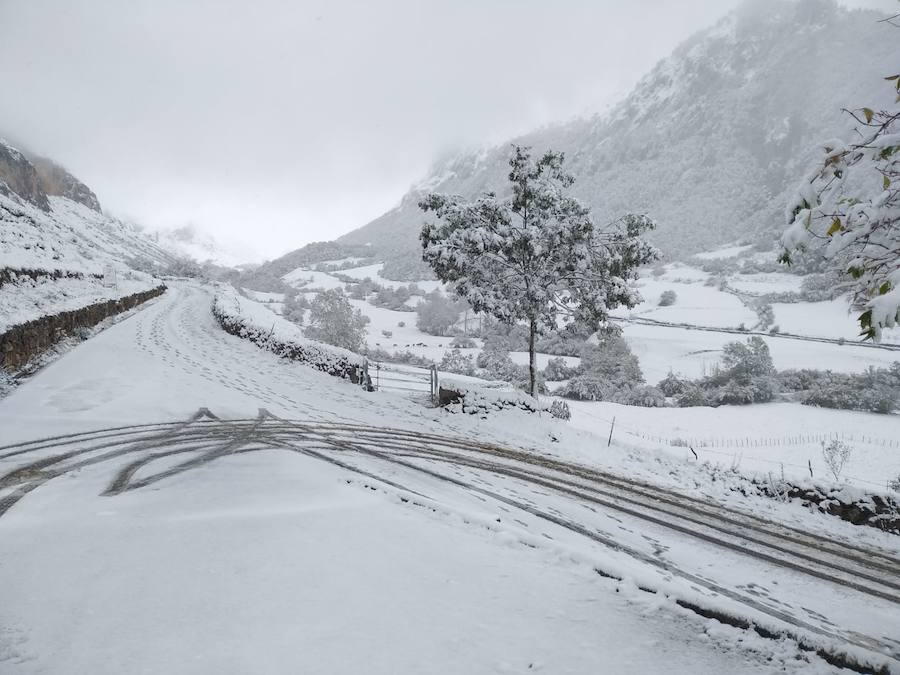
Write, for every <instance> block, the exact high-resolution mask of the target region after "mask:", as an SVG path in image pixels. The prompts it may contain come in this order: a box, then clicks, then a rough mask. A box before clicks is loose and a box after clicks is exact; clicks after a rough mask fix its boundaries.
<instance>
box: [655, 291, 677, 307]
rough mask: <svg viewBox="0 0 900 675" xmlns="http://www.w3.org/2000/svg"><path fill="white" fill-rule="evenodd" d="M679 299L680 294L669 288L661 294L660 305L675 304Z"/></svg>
mask: <svg viewBox="0 0 900 675" xmlns="http://www.w3.org/2000/svg"><path fill="white" fill-rule="evenodd" d="M677 299H678V294H677V293H675V291H673V290H671V289H669V290H667V291H663V292H662V293H661V294H660V296H659V306H660V307H670V306H671V305H674V304H675V301H676V300H677Z"/></svg>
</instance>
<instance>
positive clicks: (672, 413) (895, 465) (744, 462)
mask: <svg viewBox="0 0 900 675" xmlns="http://www.w3.org/2000/svg"><path fill="white" fill-rule="evenodd" d="M568 404H569V408H570V409H571V410H572V424H573V425H574V426H576V427H578V428H579V429H585V430H588V431H591V432H593V433H596V434H598V435H600V436H603V435H607V434H609V431H610V426H611V425H612V420H613V418H615V429H614V430H613V432H614V435H615V437H616V438H617V439H619V441H621V442H623V443H627V444H631V445H635V446H637V447H647V448H665V449H666V451H667V452H668V453H669V454H671V455H672V456H673V457H678V458H681V459H690V458H692V456H693V455H692V454H691V452H690V450H689V449H688V447H686V445H685V446H676V445H672V443H673V442H675V443H684V444H689V445H690V446H691V447H693V448H694V450H695V451H696V452H697V453H698V454H699V455H700V461H706V462H710V463H712V464H721V465H723V466H725V467H731V466H736V467H737V468H739V469H740V470H741V471H744V472H747V473H760V474H767V473H769V472H772V473H774V474H775V475H777V476H780V475H781V472H782V470H783V471H784V475H785V476H787V477H791V478H795V479H803V478H808V477H809V466H810V463H811V465H812V468H813V473H814V477H816V478H825V479H830V475H829V473H828V467H827V465H826V464H825V461H824V459H823V455H822V445H821V439H823V438H840V439H844V440H845V441H846V442H847V443H848V444H849V445H850V446H851V447H852V448H853V451H852V453H851V455H850V458H849V460H848V462H847V464H846V466H845V467H844V471H843V473H842V474H841V478H842V479H845V480H848V481H849V482H851V483H852V484H854V485H858V486H860V487H868V488H871V489H875V490H884V489H885V487H886V484H887V481H889V480H896V479H897V478H898V477H900V416H897V415H878V414H875V413H861V412H855V411H850V410H830V409H825V408H816V407H813V406H805V405H801V404H799V403H763V404H757V405H749V406H721V407H718V408H704V407H693V408H639V407H635V406H627V405H620V404H618V403H606V402H584V401H568Z"/></svg>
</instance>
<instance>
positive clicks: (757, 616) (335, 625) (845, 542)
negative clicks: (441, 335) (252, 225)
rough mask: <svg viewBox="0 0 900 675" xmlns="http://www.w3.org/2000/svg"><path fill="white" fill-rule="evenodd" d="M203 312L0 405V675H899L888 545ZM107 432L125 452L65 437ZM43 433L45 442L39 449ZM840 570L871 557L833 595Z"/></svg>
mask: <svg viewBox="0 0 900 675" xmlns="http://www.w3.org/2000/svg"><path fill="white" fill-rule="evenodd" d="M210 300H211V294H210V290H209V289H207V288H204V287H201V286H196V285H191V284H174V285H173V287H172V288H170V290H169V291H168V292H167V293H166V295H165V296H163V297H162V298H161V299H160V300H159V301H158V302H156V303H154V304H152V305H150V306H148V307H146V308H145V309H143V310H142V311H140V312H137V313H136V314H135V315H134V316H132V317H130V318H128V319H126V320H124V321H122V322H120V323H118V324H116V325H115V326H113V327H111V328H109V329H108V330H106V331H104V332H102V333H100V334H99V335H97V336H96V337H94V338H92V339H90V340H88V341H87V342H85V343H83V344H82V345H80V346H79V347H77V348H75V349H73V350H72V351H71V352H70V353H68V354H67V355H66V356H64V357H63V358H61V359H59V360H58V361H56V362H55V363H53V364H52V365H50V366H49V367H47V368H46V369H45V370H43V371H42V372H40V373H38V374H37V375H35V376H34V377H33V378H31V379H30V380H28V381H27V382H25V383H24V384H23V385H22V386H21V387H19V388H18V389H17V390H16V391H14V392H13V393H12V394H11V395H10V396H8V397H7V398H5V399H3V400H0V445H2V446H5V447H4V448H0V587H2V588H3V589H4V592H3V597H2V602H0V673H7V672H9V673H39V672H91V673H121V672H173V673H175V672H177V673H246V672H257V673H295V672H322V673H359V672H369V673H403V672H415V673H472V672H479V673H480V672H488V673H494V672H496V673H519V672H522V673H524V672H546V673H566V672H568V673H598V672H638V671H640V672H649V673H671V672H691V673H705V672H709V673H721V672H729V673H740V672H776V671H777V672H821V673H826V672H835V667H834V666H832V665H829V664H828V663H826V662H825V661H823V660H822V659H821V658H819V657H818V656H816V655H815V654H814V653H812V652H810V651H808V650H807V649H801V648H800V647H799V646H798V642H797V641H798V640H799V641H802V642H803V643H804V644H805V645H806V647H807V648H808V647H810V646H811V647H815V648H822V649H824V650H825V651H827V652H828V653H833V654H844V655H846V656H849V657H850V660H853V659H856V660H858V661H860V662H866V663H870V664H872V665H875V666H885V667H887V668H893V669H895V672H900V642H898V641H897V636H896V630H895V628H896V626H897V625H898V624H900V592H898V591H900V587H897V588H894V586H892V585H891V584H894V583H900V581H898V579H900V568H897V569H895V567H897V565H896V560H897V557H898V554H900V543H898V538H896V537H892V536H889V535H887V534H884V533H881V532H878V531H876V530H873V529H871V528H854V527H853V526H850V525H848V524H846V523H843V522H840V521H836V520H835V519H832V518H828V517H826V516H822V515H818V514H812V513H808V512H806V511H805V510H802V509H800V508H798V507H796V506H793V505H790V504H780V503H775V502H763V501H761V500H755V499H752V498H748V497H743V496H741V495H739V494H737V493H734V492H732V491H731V490H730V489H729V485H728V484H727V481H725V482H724V483H723V482H722V481H716V480H715V479H712V478H710V475H709V473H708V472H707V471H706V470H705V469H704V468H703V467H699V466H697V465H695V464H689V463H687V462H684V461H681V460H680V459H678V458H674V457H672V456H671V455H668V454H664V453H660V452H656V451H654V450H653V449H652V447H650V446H648V447H645V448H642V449H640V450H635V449H632V448H629V447H627V446H626V445H625V444H621V445H620V444H617V443H613V445H612V446H611V447H610V448H607V449H604V451H603V452H602V453H601V452H598V447H601V439H600V438H599V437H598V436H596V435H594V434H593V433H591V432H590V430H585V429H579V428H577V426H575V425H566V424H565V423H562V422H559V421H556V420H552V419H549V418H547V417H536V416H529V415H525V414H522V413H517V412H509V413H502V414H499V415H497V416H494V417H490V418H487V419H479V418H475V417H471V416H464V415H451V414H448V413H446V412H444V411H441V410H435V409H430V408H426V407H424V406H422V405H421V404H420V403H416V402H414V401H412V400H410V399H408V398H405V397H403V396H400V395H397V394H391V393H388V392H373V393H366V392H363V391H362V390H361V389H359V388H357V387H354V386H352V385H351V384H349V383H348V382H346V381H341V380H337V379H334V378H330V377H328V376H326V375H324V374H321V373H318V372H315V371H312V370H310V369H308V368H305V367H303V366H300V365H297V364H292V363H289V362H286V361H284V360H281V359H279V358H277V357H275V356H273V355H272V354H268V353H266V352H264V351H261V350H259V349H257V348H256V347H254V346H253V345H251V344H249V343H248V342H245V341H242V340H240V339H238V338H236V337H233V336H230V335H227V334H225V333H224V332H223V331H221V330H220V329H219V328H218V326H217V325H216V324H215V322H214V321H213V318H212V316H211V314H210V311H209V305H210ZM204 408H205V409H207V410H208V411H209V413H210V414H211V415H214V416H215V417H216V418H218V420H220V421H216V420H210V419H209V415H206V416H203V415H201V416H200V417H199V418H197V417H196V416H197V414H198V411H201V409H204ZM261 408H262V409H264V410H265V412H263V413H260V409H261ZM231 420H246V421H245V422H232V421H231ZM284 420H293V421H294V422H291V423H286V422H284ZM156 423H160V424H161V425H164V426H159V427H156V426H154V427H152V428H150V427H145V428H142V429H137V428H134V426H133V425H154V424H156ZM172 423H180V424H174V425H172ZM332 423H340V424H347V423H353V424H358V425H361V427H365V428H366V429H372V430H378V429H383V428H385V427H391V428H394V429H396V431H389V432H384V437H385V438H387V439H390V438H391V437H395V438H397V439H401V438H404V437H406V436H409V435H410V434H413V433H418V434H421V433H428V434H432V435H435V436H437V435H439V436H440V437H441V438H444V439H450V440H448V441H446V442H445V443H446V444H449V445H448V447H451V448H452V439H453V438H458V439H459V447H460V450H459V453H463V449H464V448H465V447H467V446H466V443H471V442H472V441H474V440H477V441H479V442H494V443H501V444H503V445H504V446H508V447H518V448H524V449H526V450H528V451H530V452H532V453H534V454H533V455H529V457H535V458H536V460H540V459H541V458H549V459H553V460H556V461H558V462H563V463H565V466H567V467H573V468H574V467H575V465H574V464H573V463H575V462H577V463H579V464H581V465H588V466H590V467H593V469H594V470H597V471H602V472H610V474H609V475H612V476H616V475H621V476H628V477H631V478H629V480H631V479H633V478H635V477H637V478H640V479H641V480H645V481H647V482H649V483H652V484H653V485H657V486H661V487H662V488H665V489H666V490H670V491H671V493H670V494H671V495H673V496H672V499H674V500H675V501H679V500H680V498H679V496H678V494H679V491H681V492H684V493H685V494H686V495H687V494H689V495H692V496H693V497H694V498H700V499H702V500H704V501H705V502H707V505H706V506H704V508H707V509H710V514H711V517H713V518H715V517H719V516H720V515H721V514H724V513H726V511H725V510H723V509H724V506H727V507H728V509H731V510H730V511H727V513H728V514H730V517H732V518H734V519H735V522H736V523H738V524H739V525H740V527H744V526H749V525H750V524H751V523H753V522H756V521H755V520H754V519H758V518H766V519H769V522H770V523H771V527H772V528H773V530H775V531H780V530H782V529H784V528H787V527H792V528H797V529H798V530H802V531H803V532H804V533H808V534H804V535H803V537H802V538H803V539H804V540H808V541H811V542H814V543H815V545H816V546H822V549H821V551H822V553H821V556H820V559H818V560H812V561H807V563H806V566H807V567H809V568H810V569H815V570H818V571H819V573H818V574H813V573H811V572H810V571H809V570H807V569H805V568H804V567H802V566H798V565H795V564H793V563H792V564H793V566H792V565H789V564H786V562H790V561H793V560H796V559H797V558H796V555H798V552H799V551H801V550H805V549H802V547H800V546H799V544H798V546H797V548H790V547H789V548H790V550H788V551H787V552H784V553H783V554H782V553H779V554H774V553H773V554H772V557H771V559H768V560H765V559H763V558H761V557H759V556H757V555H754V551H753V550H752V548H753V547H752V546H750V545H749V544H747V542H746V541H744V540H740V539H739V538H734V537H732V538H731V539H728V542H729V543H730V545H729V546H725V545H724V543H723V542H725V540H726V535H725V534H723V533H718V534H714V533H712V531H711V530H708V529H705V528H706V527H707V526H706V525H704V524H702V523H700V524H696V525H691V526H690V527H687V530H688V531H687V532H685V531H678V530H677V529H676V528H675V527H673V523H674V521H672V520H671V518H672V516H671V514H670V513H664V512H663V511H658V512H657V511H654V510H653V509H654V508H655V507H652V506H647V505H641V506H636V505H632V506H630V507H628V508H627V509H626V508H625V506H624V505H625V504H626V503H627V500H628V499H634V498H635V497H634V495H635V494H636V493H635V492H633V490H634V489H635V488H634V485H636V484H633V485H631V487H628V488H627V489H624V488H623V489H622V490H619V489H618V488H615V489H614V488H613V487H611V484H605V483H601V482H599V479H598V482H590V481H588V479H586V478H585V479H580V478H579V479H578V480H579V481H580V483H579V485H580V486H581V487H579V488H578V489H579V490H580V491H588V490H591V489H593V490H595V492H593V493H591V494H599V492H596V490H599V489H600V488H599V487H598V486H600V485H601V484H602V485H603V489H604V490H609V491H610V495H611V496H607V497H604V498H603V500H602V501H603V503H600V501H601V500H599V498H596V497H595V498H592V499H586V498H579V497H575V496H573V495H571V494H569V495H567V494H565V493H563V492H561V491H559V490H556V489H555V488H553V487H547V486H546V485H544V486H542V485H541V484H540V483H539V481H535V480H532V479H531V478H529V477H528V476H531V477H532V478H533V477H534V476H537V477H538V478H539V479H540V480H550V475H551V474H550V473H549V471H550V470H549V469H544V468H540V470H539V469H538V468H535V466H531V465H528V466H530V469H529V470H530V471H532V472H533V473H532V474H528V476H525V474H522V475H521V476H520V477H516V476H514V475H512V474H511V473H509V472H507V473H505V474H504V473H503V472H502V471H498V470H497V469H498V467H499V468H503V467H505V468H506V469H508V470H509V471H512V470H513V469H515V470H516V471H520V470H521V471H524V469H523V468H522V467H523V466H525V465H523V464H521V463H516V462H512V460H510V461H509V462H506V460H504V462H506V463H503V464H502V466H500V465H488V464H486V463H483V458H481V456H480V455H477V454H471V453H470V454H468V455H465V456H463V454H459V455H458V456H456V455H454V457H456V459H453V458H452V457H451V458H450V460H449V461H444V460H443V459H442V458H441V457H440V456H439V455H437V454H433V455H424V454H422V450H421V448H420V447H419V446H418V444H416V443H411V444H409V445H408V446H405V449H398V447H399V446H398V445H397V444H396V443H394V444H391V443H390V442H389V440H383V441H381V442H380V445H379V444H378V443H376V442H375V441H368V440H365V434H364V433H363V432H359V433H358V436H359V438H360V439H362V440H359V439H357V440H356V441H354V440H353V436H354V432H352V431H351V432H347V433H348V434H349V435H348V436H346V437H344V436H342V437H341V438H345V440H344V441H341V443H337V444H336V443H335V442H334V440H333V439H334V438H336V436H334V435H329V433H330V432H325V431H322V430H323V429H327V428H328V425H329V424H332ZM204 425H208V426H204ZM110 427H129V429H122V430H119V431H116V432H109V433H108V434H100V435H86V436H82V437H73V436H71V435H72V434H78V433H82V432H85V433H86V432H91V431H93V430H96V429H102V428H110ZM126 434H134V435H133V436H132V437H130V438H131V440H127V438H126V436H125V435H126ZM50 436H66V438H61V439H59V440H58V441H53V442H48V443H36V442H35V441H37V440H38V439H42V438H47V437H50ZM602 441H603V443H602V445H605V439H602ZM14 444H21V445H17V446H16V447H10V446H12V445H14ZM376 451H377V452H376ZM473 452H474V451H473ZM387 453H392V454H389V455H388V454H387ZM445 459H446V458H445ZM476 460H477V461H476ZM493 461H495V462H499V461H500V460H496V459H495V460H493ZM480 462H482V463H480ZM554 480H556V479H554ZM572 480H575V479H574V478H572ZM685 499H687V497H685ZM685 503H686V502H685ZM629 510H630V511H629ZM648 514H656V515H654V516H652V517H651V516H649V515H648ZM654 518H655V519H656V520H654ZM698 528H699V529H698ZM784 531H787V530H786V529H785V530H784ZM701 534H703V536H700V535H701ZM728 536H729V537H730V536H731V535H728ZM759 536H760V537H763V538H764V536H763V534H760V535H759ZM798 537H799V535H798ZM604 542H605V543H604ZM767 545H769V544H767ZM785 546H787V544H785ZM845 547H846V550H852V549H851V547H856V548H857V549H859V550H861V551H865V552H868V554H871V555H870V557H869V558H867V557H866V556H865V555H861V556H855V557H853V562H852V565H851V568H852V569H850V570H849V572H848V568H846V567H844V566H843V562H844V561H843V558H842V557H841V556H842V555H844V550H845ZM757 548H758V547H757ZM772 550H773V551H774V550H775V549H772ZM782 555H783V556H784V557H780V556H782ZM847 560H850V558H849V557H848V558H847ZM875 560H881V561H883V562H881V563H878V564H877V565H876V563H875V562H872V561H875ZM867 561H868V562H867ZM892 561H893V562H892ZM848 564H849V563H848ZM869 564H872V565H873V566H875V567H873V568H871V569H870V568H869V567H868V565H869ZM829 565H832V566H833V567H834V570H835V571H834V573H833V574H834V577H835V579H833V580H831V581H829V580H827V579H825V578H823V577H824V576H828V574H825V572H826V571H827V570H828V566H829ZM876 568H877V569H878V570H880V572H877V573H875V572H873V570H874V569H876ZM598 572H600V573H601V574H598ZM604 575H609V576H604ZM866 577H881V579H880V580H876V581H872V582H871V584H870V583H869V582H865V583H863V581H865V578H866ZM854 578H858V579H860V580H861V581H860V583H859V587H855V585H854V583H855V582H854V581H853V579H854ZM885 582H886V583H885ZM638 587H641V588H644V589H647V590H652V591H655V592H652V593H651V592H646V591H643V590H639V589H638ZM872 589H878V590H877V592H876V591H874V590H872ZM676 600H677V601H681V603H682V604H681V605H679V604H677V602H676ZM684 604H689V605H699V606H702V607H708V608H713V609H715V610H717V611H719V612H722V613H723V614H727V615H729V616H736V617H742V618H746V619H748V620H750V621H753V622H754V623H756V624H757V625H760V626H764V627H766V628H767V629H768V630H771V631H774V632H779V633H784V634H789V635H792V636H794V638H791V637H782V638H780V639H764V638H762V637H760V636H759V635H757V633H755V632H753V631H749V630H742V629H739V628H732V627H729V626H725V625H723V624H721V623H719V622H717V621H716V620H714V619H705V618H702V617H700V616H698V615H697V614H695V613H693V612H690V611H688V610H687V609H685V608H684V607H683V606H682V605H684Z"/></svg>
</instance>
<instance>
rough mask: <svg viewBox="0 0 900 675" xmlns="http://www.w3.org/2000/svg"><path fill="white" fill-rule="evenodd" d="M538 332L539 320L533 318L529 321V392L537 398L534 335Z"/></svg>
mask: <svg viewBox="0 0 900 675" xmlns="http://www.w3.org/2000/svg"><path fill="white" fill-rule="evenodd" d="M536 333H537V322H536V321H535V320H534V319H532V320H531V321H530V322H529V323H528V392H529V393H530V394H531V395H532V396H534V397H535V398H537V358H536V356H535V353H534V337H535V334H536Z"/></svg>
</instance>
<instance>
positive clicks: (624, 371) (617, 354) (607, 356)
mask: <svg viewBox="0 0 900 675" xmlns="http://www.w3.org/2000/svg"><path fill="white" fill-rule="evenodd" d="M643 383H644V375H643V373H641V367H640V363H639V362H638V359H637V357H636V356H635V355H634V354H632V353H631V348H630V347H629V346H628V343H626V342H625V340H624V339H622V337H621V336H619V335H604V336H601V337H600V338H599V339H598V341H597V344H596V345H591V344H588V345H586V346H585V348H584V350H583V351H582V354H581V365H580V366H579V367H578V374H577V375H575V376H574V377H572V378H571V379H570V380H569V381H568V382H567V383H566V384H565V385H563V386H562V387H561V388H560V389H558V390H557V392H556V393H557V394H558V395H559V396H564V397H566V398H574V399H579V400H585V401H619V400H620V399H621V398H622V397H624V396H626V395H627V392H628V390H630V389H632V388H634V387H636V386H638V385H641V384H643Z"/></svg>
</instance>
